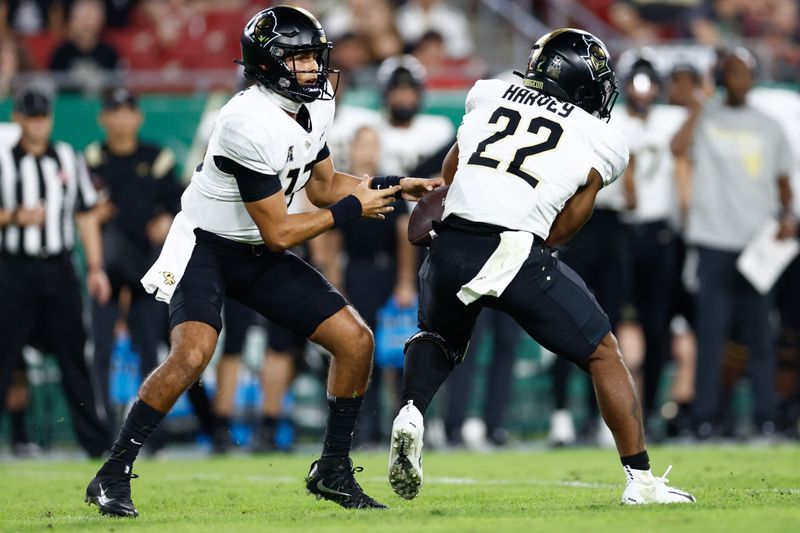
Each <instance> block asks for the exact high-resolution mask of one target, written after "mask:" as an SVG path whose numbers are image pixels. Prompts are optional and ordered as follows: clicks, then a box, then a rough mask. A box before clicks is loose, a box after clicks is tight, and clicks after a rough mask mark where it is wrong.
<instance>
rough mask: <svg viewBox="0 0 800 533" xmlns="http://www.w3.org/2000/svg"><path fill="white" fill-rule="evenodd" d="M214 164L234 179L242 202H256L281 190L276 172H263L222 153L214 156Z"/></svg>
mask: <svg viewBox="0 0 800 533" xmlns="http://www.w3.org/2000/svg"><path fill="white" fill-rule="evenodd" d="M214 164H215V165H216V166H217V168H218V169H219V170H220V172H224V173H225V174H231V175H232V176H233V177H234V179H236V185H237V186H238V187H239V195H240V196H241V197H242V201H243V202H257V201H258V200H262V199H264V198H266V197H268V196H272V195H273V194H275V193H277V192H279V191H280V190H281V188H282V187H281V180H280V179H279V178H278V175H277V174H263V173H261V172H258V171H255V170H253V169H250V168H247V167H245V166H244V165H241V164H240V163H237V162H236V161H234V160H233V159H231V158H229V157H225V156H223V155H215V156H214Z"/></svg>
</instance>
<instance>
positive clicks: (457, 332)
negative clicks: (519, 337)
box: [419, 226, 611, 365]
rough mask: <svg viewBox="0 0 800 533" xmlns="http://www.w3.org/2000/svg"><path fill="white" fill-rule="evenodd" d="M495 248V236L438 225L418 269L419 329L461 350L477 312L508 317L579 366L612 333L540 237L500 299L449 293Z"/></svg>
mask: <svg viewBox="0 0 800 533" xmlns="http://www.w3.org/2000/svg"><path fill="white" fill-rule="evenodd" d="M499 243H500V237H499V235H491V234H477V233H472V232H467V231H463V230H460V229H454V228H451V227H450V226H444V227H443V228H442V230H441V232H440V234H439V235H438V236H437V237H436V238H435V239H434V241H433V244H432V245H431V250H430V254H428V257H427V258H426V259H425V262H424V263H423V265H422V269H421V270H420V275H419V278H420V299H419V302H420V303H419V305H420V307H419V327H420V329H422V330H425V331H432V332H434V333H438V334H439V335H441V336H442V337H444V338H445V339H446V340H447V342H448V343H449V344H450V346H451V348H452V349H453V350H454V351H456V352H459V353H463V351H464V350H465V349H466V346H467V344H468V342H469V339H470V336H471V335H472V329H473V327H474V325H475V320H476V319H477V317H478V313H480V311H481V309H482V308H483V307H490V308H493V309H497V310H499V311H503V312H505V313H507V314H508V315H510V316H511V317H512V318H514V320H516V321H517V323H518V324H519V325H520V326H522V328H523V329H525V331H527V332H528V334H529V335H530V336H531V337H533V339H534V340H535V341H536V342H538V343H539V344H541V345H542V346H544V347H545V348H547V349H548V350H550V351H552V352H553V353H555V354H557V355H561V356H564V357H567V358H568V359H570V360H571V361H573V362H575V363H578V364H579V365H581V364H582V363H583V362H584V361H585V360H586V358H588V357H589V356H590V355H591V354H592V353H594V351H595V350H596V349H597V346H598V345H599V344H600V342H601V341H602V340H603V338H604V337H605V336H606V335H607V334H608V333H609V332H610V331H611V325H610V323H609V321H608V317H607V316H606V314H605V313H604V312H603V310H602V309H601V308H600V305H599V304H598V303H597V301H596V300H595V299H594V296H592V294H591V292H589V289H587V288H586V284H585V283H584V282H583V280H581V278H580V277H579V276H578V275H577V274H576V273H575V272H574V271H573V270H572V269H571V268H569V267H568V266H567V265H565V264H564V263H563V262H561V261H559V260H558V259H556V258H555V257H553V256H552V255H551V250H550V248H548V247H546V246H544V244H542V242H541V240H540V239H538V238H537V239H536V242H535V243H534V245H533V246H532V247H531V252H530V255H529V256H528V259H527V260H526V261H525V263H524V264H523V266H522V268H521V269H520V271H519V272H518V273H517V275H516V277H514V279H513V280H512V281H511V283H510V284H509V285H508V287H507V288H506V290H505V291H504V292H503V294H502V295H500V297H498V298H496V297H489V296H483V297H481V298H480V299H478V300H477V301H475V302H474V303H472V304H470V305H464V304H463V303H462V302H461V300H459V299H458V297H457V296H456V294H457V293H458V291H459V290H460V289H461V286H462V285H464V284H465V283H467V282H469V281H470V280H471V279H472V278H474V277H475V276H476V275H477V274H478V272H479V271H480V269H481V268H482V267H483V265H484V263H485V262H486V260H487V259H488V258H489V256H490V255H491V254H492V253H493V252H494V251H495V249H496V248H497V245H498V244H499Z"/></svg>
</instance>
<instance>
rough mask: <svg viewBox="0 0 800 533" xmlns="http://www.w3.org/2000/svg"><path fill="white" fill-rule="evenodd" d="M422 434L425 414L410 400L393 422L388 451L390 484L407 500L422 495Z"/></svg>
mask: <svg viewBox="0 0 800 533" xmlns="http://www.w3.org/2000/svg"><path fill="white" fill-rule="evenodd" d="M423 433H425V426H424V423H423V420H422V413H420V412H419V409H417V408H416V407H414V402H413V401H409V402H408V404H406V405H405V406H403V408H402V409H400V413H399V414H398V415H397V418H395V419H394V424H392V441H391V444H390V446H391V448H390V450H389V483H390V484H391V485H392V488H393V489H394V492H395V493H396V494H397V495H398V496H400V497H401V498H405V499H406V500H411V499H413V498H414V497H415V496H416V495H417V494H419V489H420V487H421V486H422V435H423Z"/></svg>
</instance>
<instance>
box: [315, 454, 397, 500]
mask: <svg viewBox="0 0 800 533" xmlns="http://www.w3.org/2000/svg"><path fill="white" fill-rule="evenodd" d="M362 470H364V469H363V468H361V467H360V466H358V467H356V468H353V460H352V459H350V458H349V457H341V458H339V457H331V458H327V459H320V460H318V461H314V462H313V463H312V464H311V470H309V472H308V477H306V489H307V490H308V493H309V494H314V495H315V496H316V497H317V499H318V500H321V499H326V500H330V501H332V502H334V503H338V504H339V505H341V506H342V507H344V508H345V509H386V506H385V505H383V504H382V503H380V502H377V501H375V500H373V499H372V498H370V497H369V496H367V495H366V494H365V493H364V490H363V489H362V488H361V486H360V485H359V484H358V482H357V481H356V478H355V476H354V474H355V473H356V472H361V471H362Z"/></svg>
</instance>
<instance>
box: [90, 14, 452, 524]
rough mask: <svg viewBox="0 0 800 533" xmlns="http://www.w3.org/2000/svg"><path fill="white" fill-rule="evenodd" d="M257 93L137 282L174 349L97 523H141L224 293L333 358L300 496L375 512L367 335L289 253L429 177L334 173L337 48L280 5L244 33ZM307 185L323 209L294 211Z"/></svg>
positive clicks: (96, 494) (130, 431)
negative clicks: (366, 405)
mask: <svg viewBox="0 0 800 533" xmlns="http://www.w3.org/2000/svg"><path fill="white" fill-rule="evenodd" d="M241 43H242V61H241V63H242V65H243V66H244V72H245V76H247V77H248V78H250V79H252V80H253V81H255V82H256V83H255V85H253V86H251V87H250V88H249V89H247V90H244V91H242V92H240V93H238V94H237V95H235V96H234V97H233V98H231V100H230V101H229V102H228V103H227V104H226V105H225V106H224V107H223V108H222V110H221V111H220V113H219V116H218V117H217V120H216V124H215V126H214V131H213V133H212V135H211V139H210V141H209V146H208V150H207V152H206V155H205V157H204V160H203V162H202V163H201V164H200V165H199V166H198V167H197V169H196V171H195V173H194V176H193V177H192V182H191V184H190V185H189V187H188V188H187V190H186V192H185V193H184V195H183V197H182V211H181V213H179V214H178V215H177V216H176V218H175V222H174V224H173V226H172V229H171V230H170V234H169V236H168V237H167V241H166V243H165V245H164V249H163V251H162V254H161V256H160V257H159V259H158V260H157V261H156V263H155V264H154V265H153V267H152V268H151V269H150V271H149V272H148V273H147V274H146V275H145V277H144V278H143V279H142V283H143V285H144V286H145V288H146V289H147V290H148V291H149V292H155V293H156V297H157V298H158V299H160V300H163V301H166V302H169V306H170V309H169V310H170V328H171V344H172V346H171V349H170V354H169V356H168V358H167V360H166V361H165V362H164V363H163V364H162V365H161V366H159V367H158V368H157V369H156V370H155V371H153V373H152V374H150V376H148V378H147V379H146V380H145V381H144V383H143V384H142V386H141V388H140V389H139V398H138V400H137V401H136V402H135V403H134V405H133V407H132V408H131V410H130V412H129V414H128V416H127V418H126V420H125V423H124V425H123V427H122V430H121V431H120V435H119V437H118V438H117V440H116V442H115V443H114V446H113V448H112V452H111V457H110V458H109V460H108V461H107V462H106V463H105V464H104V465H103V466H102V467H101V468H100V471H99V472H98V473H97V475H96V477H95V478H94V479H92V480H91V482H90V483H89V486H88V487H87V489H86V501H87V502H89V503H94V504H96V505H97V506H98V507H99V508H100V511H101V512H102V513H104V514H112V515H118V516H137V514H138V512H137V510H136V508H135V507H134V505H133V501H132V500H131V497H130V479H131V477H135V476H134V475H133V474H132V472H131V470H132V465H133V461H134V460H135V458H136V456H137V454H138V452H139V449H140V448H141V445H142V444H143V443H144V441H145V440H146V439H147V437H148V436H149V435H150V433H151V432H152V431H153V429H154V428H155V427H156V426H157V425H158V423H159V422H160V421H161V420H162V419H163V417H164V415H165V414H166V412H167V411H169V410H170V408H171V407H172V406H173V404H174V403H175V401H176V400H177V399H178V397H179V396H180V394H181V393H182V392H183V391H184V390H185V389H186V388H188V387H189V386H190V385H191V384H192V383H193V382H194V381H195V380H196V379H197V378H198V377H199V376H200V374H201V373H202V371H203V369H204V368H205V367H206V365H207V364H208V362H209V360H210V359H211V356H212V355H213V353H214V348H215V346H216V344H217V339H218V336H219V331H220V329H221V328H222V321H221V319H220V312H221V311H222V303H223V301H224V299H225V297H228V298H233V299H235V300H237V301H239V302H240V303H243V304H244V305H246V306H248V307H250V308H252V309H253V310H255V311H257V312H259V313H261V314H262V315H264V316H265V317H266V318H268V319H269V320H271V321H273V322H275V323H277V324H279V325H281V326H283V327H286V328H288V329H291V330H292V331H294V332H295V333H297V334H299V335H302V336H304V337H308V338H310V339H311V340H313V341H314V342H316V343H318V344H320V345H322V346H323V347H325V348H326V349H327V350H328V351H329V352H330V353H331V354H333V359H332V360H331V365H330V368H331V370H330V376H329V380H328V388H327V390H328V406H329V416H328V424H327V429H326V433H325V439H324V447H323V452H322V457H321V458H320V459H319V460H318V461H314V463H313V464H312V467H311V470H310V472H309V474H308V477H307V478H306V487H307V489H308V491H309V492H310V493H312V494H315V495H316V496H317V497H318V498H325V499H327V500H331V501H334V502H336V503H338V504H340V505H341V506H343V507H347V508H383V507H385V506H384V505H382V504H380V503H378V502H376V501H375V500H373V499H372V498H370V497H369V496H367V495H366V494H365V493H364V491H363V490H362V489H361V487H360V486H359V485H358V483H357V482H356V480H355V477H354V475H353V473H354V472H355V471H357V470H358V469H354V468H353V464H352V460H351V459H350V457H349V451H350V446H351V442H352V434H353V429H354V426H355V421H356V417H357V416H358V413H359V410H360V407H361V400H362V397H363V394H364V391H365V389H366V387H367V381H368V376H369V371H370V367H371V363H372V352H373V346H374V343H373V338H372V333H371V332H370V330H369V328H368V327H367V326H366V325H365V324H364V322H363V320H362V319H361V318H360V317H359V316H358V314H357V313H356V312H355V311H354V310H353V308H352V307H350V306H349V305H348V304H347V301H346V300H345V299H344V298H343V297H342V296H341V295H340V294H339V293H338V292H337V291H336V289H334V288H333V286H332V285H330V283H328V282H327V280H325V278H323V277H322V275H321V274H320V273H319V272H317V271H316V270H315V269H314V268H313V267H311V266H310V265H308V264H307V263H305V262H304V261H302V260H300V259H299V258H298V257H297V256H295V255H294V254H292V253H291V252H288V251H287V250H288V249H289V248H291V247H293V246H295V245H297V244H299V243H301V242H303V241H306V240H308V239H311V238H313V237H315V236H317V235H319V234H321V233H323V232H325V231H327V230H329V229H331V228H334V227H337V226H341V225H342V224H346V223H347V222H350V221H352V220H356V219H358V218H361V217H370V218H383V217H384V214H386V213H388V212H390V211H391V209H392V208H391V207H388V206H389V204H390V203H391V202H392V201H393V200H394V198H393V197H394V195H395V194H402V196H403V197H404V198H405V199H406V200H413V199H415V198H418V197H420V196H421V195H423V194H425V193H426V192H427V191H429V190H431V189H432V188H433V187H434V186H435V185H436V182H435V181H430V180H419V179H412V178H400V177H397V176H383V177H374V178H371V179H359V178H357V177H355V176H350V175H348V174H343V173H341V172H337V171H336V170H335V168H334V166H333V164H332V163H331V159H330V154H329V150H328V149H327V147H326V144H325V140H326V135H327V132H328V131H329V129H330V125H331V121H332V120H333V113H334V103H333V98H334V92H335V89H334V88H333V86H332V85H331V84H330V83H329V82H328V75H329V73H330V69H329V67H328V55H329V52H330V49H331V48H332V44H331V43H330V42H328V40H327V37H326V35H325V31H324V30H323V29H322V26H321V25H320V24H319V22H318V21H317V19H316V18H314V16H313V15H311V14H310V13H308V12H307V11H305V10H302V9H296V8H292V7H286V6H277V7H274V8H270V9H265V10H263V11H261V12H260V13H258V14H256V15H255V16H254V17H253V18H252V19H251V20H250V21H249V22H248V23H247V25H246V26H245V28H244V31H243V32H242V37H241ZM302 188H305V192H306V194H307V196H308V199H309V200H310V201H311V202H312V203H313V204H314V205H315V206H317V207H319V208H320V209H319V210H316V211H313V212H311V213H303V214H289V213H288V212H287V205H288V204H290V203H291V202H292V197H293V194H294V193H295V192H296V191H298V190H300V189H302Z"/></svg>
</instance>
